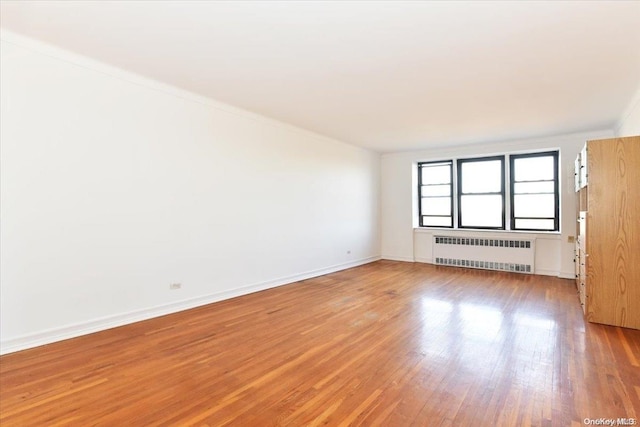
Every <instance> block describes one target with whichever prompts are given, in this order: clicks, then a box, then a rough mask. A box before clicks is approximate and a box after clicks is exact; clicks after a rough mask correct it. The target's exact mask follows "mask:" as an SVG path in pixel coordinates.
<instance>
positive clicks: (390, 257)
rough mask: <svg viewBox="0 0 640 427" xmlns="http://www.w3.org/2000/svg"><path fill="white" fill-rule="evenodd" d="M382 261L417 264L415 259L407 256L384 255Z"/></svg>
mask: <svg viewBox="0 0 640 427" xmlns="http://www.w3.org/2000/svg"><path fill="white" fill-rule="evenodd" d="M381 259H386V260H388V261H403V262H415V260H414V259H413V258H411V257H406V256H394V255H382V257H381Z"/></svg>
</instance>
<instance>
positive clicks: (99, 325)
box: [0, 256, 380, 354]
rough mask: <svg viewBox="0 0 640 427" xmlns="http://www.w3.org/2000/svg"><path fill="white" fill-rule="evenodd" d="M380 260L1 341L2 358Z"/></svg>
mask: <svg viewBox="0 0 640 427" xmlns="http://www.w3.org/2000/svg"><path fill="white" fill-rule="evenodd" d="M379 259H380V257H379V256H372V257H367V258H362V259H360V260H357V261H352V262H348V263H343V264H337V265H333V266H330V267H326V268H321V269H317V270H311V271H308V272H305V273H301V274H296V275H293V276H288V277H281V278H278V279H275V280H269V281H266V282H260V283H255V284H252V285H247V286H242V287H240V288H235V289H230V290H227V291H223V292H217V293H214V294H210V295H205V296H202V297H197V298H191V299H187V300H183V301H178V302H174V303H171V304H165V305H161V306H156V307H150V308H146V309H142V310H136V311H131V312H128V313H120V314H116V315H113V316H106V317H102V318H97V319H92V320H89V321H86V322H82V323H76V324H72V325H67V326H64V327H61V328H54V329H48V330H44V331H41V332H37V333H34V334H29V335H23V336H20V337H16V338H10V339H7V340H3V341H0V354H8V353H14V352H16V351H20V350H26V349H28V348H33V347H38V346H41V345H45V344H51V343H53V342H57V341H62V340H66V339H69V338H75V337H79V336H82V335H87V334H91V333H94V332H99V331H104V330H106V329H111V328H115V327H118V326H123V325H127V324H130V323H135V322H140V321H142V320H147V319H151V318H154V317H159V316H164V315H167V314H172V313H177V312H179V311H183V310H188V309H190V308H195V307H199V306H202V305H206V304H211V303H214V302H218V301H222V300H225V299H229V298H235V297H238V296H241V295H247V294H250V293H253V292H259V291H263V290H265V289H270V288H275V287H278V286H283V285H287V284H290V283H294V282H298V281H300V280H306V279H310V278H312V277H318V276H322V275H325V274H329V273H334V272H336V271H340V270H346V269H348V268H353V267H357V266H359V265H363V264H368V263H371V262H374V261H378V260H379Z"/></svg>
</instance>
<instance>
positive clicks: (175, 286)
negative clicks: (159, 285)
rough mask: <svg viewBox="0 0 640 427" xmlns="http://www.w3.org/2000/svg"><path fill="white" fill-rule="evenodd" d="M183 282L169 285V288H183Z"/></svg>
mask: <svg viewBox="0 0 640 427" xmlns="http://www.w3.org/2000/svg"><path fill="white" fill-rule="evenodd" d="M181 288H182V283H172V284H170V285H169V289H181Z"/></svg>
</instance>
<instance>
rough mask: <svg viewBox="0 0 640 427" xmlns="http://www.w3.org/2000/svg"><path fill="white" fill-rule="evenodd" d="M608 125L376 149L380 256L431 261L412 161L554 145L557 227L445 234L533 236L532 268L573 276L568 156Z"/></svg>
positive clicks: (571, 167)
mask: <svg viewBox="0 0 640 427" xmlns="http://www.w3.org/2000/svg"><path fill="white" fill-rule="evenodd" d="M612 136H613V132H612V131H599V132H591V133H582V134H573V135H565V136H558V137H554V138H545V139H539V140H526V141H513V142H506V143H499V144H478V145H470V146H461V147H448V148H439V149H433V150H426V151H412V152H403V153H391V154H383V155H382V185H381V192H382V193H381V200H382V257H383V258H385V259H394V260H402V261H418V262H432V256H431V236H432V234H433V232H434V231H433V229H419V228H417V227H416V225H417V181H416V176H415V165H416V163H417V162H420V161H429V160H444V159H451V158H460V157H469V156H476V155H478V156H483V155H491V154H502V153H512V152H516V153H517V152H526V151H544V150H552V149H559V150H560V167H561V176H560V206H561V208H560V209H561V214H560V216H561V218H560V229H561V233H556V234H553V233H535V234H531V233H519V232H518V233H514V232H496V231H473V232H471V231H467V230H463V231H455V230H453V231H451V230H447V234H451V235H456V234H458V235H463V234H464V235H471V236H483V237H486V236H505V235H517V236H520V237H523V236H533V237H536V259H535V268H536V273H537V274H546V275H554V276H560V277H566V278H570V277H574V264H573V252H574V244H573V243H569V242H568V238H569V236H575V235H576V222H575V208H576V198H575V192H574V181H573V174H574V160H575V158H576V155H577V153H578V152H579V151H580V149H581V148H582V146H583V145H584V143H585V141H586V140H588V139H598V138H608V137H612Z"/></svg>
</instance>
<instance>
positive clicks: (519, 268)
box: [436, 257, 532, 273]
mask: <svg viewBox="0 0 640 427" xmlns="http://www.w3.org/2000/svg"><path fill="white" fill-rule="evenodd" d="M436 264H438V265H448V266H454V267H468V268H482V269H485V270H499V271H512V272H514V273H532V271H531V265H530V264H514V263H511V262H498V261H478V260H472V259H455V258H440V257H436Z"/></svg>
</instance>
